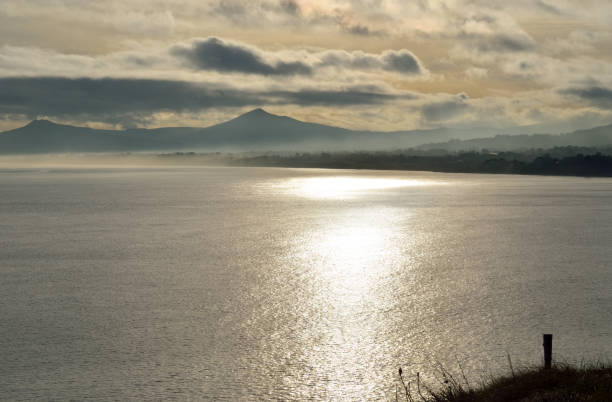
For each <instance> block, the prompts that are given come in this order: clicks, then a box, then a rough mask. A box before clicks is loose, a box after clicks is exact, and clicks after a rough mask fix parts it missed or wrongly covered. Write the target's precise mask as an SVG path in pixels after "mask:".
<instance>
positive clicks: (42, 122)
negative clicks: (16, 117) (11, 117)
mask: <svg viewBox="0 0 612 402" xmlns="http://www.w3.org/2000/svg"><path fill="white" fill-rule="evenodd" d="M51 126H57V124H56V123H54V122H52V121H51V120H47V119H35V120H32V121H31V122H29V123H28V124H27V125H26V127H38V128H43V127H51Z"/></svg>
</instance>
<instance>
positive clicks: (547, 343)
mask: <svg viewBox="0 0 612 402" xmlns="http://www.w3.org/2000/svg"><path fill="white" fill-rule="evenodd" d="M551 366H552V334H544V368H545V369H546V370H548V369H550V368H551Z"/></svg>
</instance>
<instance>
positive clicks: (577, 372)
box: [398, 365, 612, 402]
mask: <svg viewBox="0 0 612 402" xmlns="http://www.w3.org/2000/svg"><path fill="white" fill-rule="evenodd" d="M404 380H405V381H404V383H403V384H405V385H406V388H404V387H403V385H402V387H401V388H404V390H403V392H400V393H398V400H400V401H401V400H406V401H409V402H413V401H414V402H416V401H421V402H430V401H432V402H481V401H483V402H484V401H487V402H488V401H491V402H497V401H499V402H502V401H504V402H505V401H521V402H536V401H537V402H544V401H547V402H558V401H559V402H579V401H580V402H582V401H597V402H599V401H602V402H603V401H612V367H611V366H609V365H595V366H589V367H579V368H578V367H572V366H569V365H557V366H554V367H553V368H552V369H550V370H543V369H540V368H538V369H525V370H521V371H518V372H516V373H514V374H513V375H508V376H505V377H499V378H494V379H491V380H489V381H487V382H486V383H485V384H483V385H481V386H480V387H477V388H472V387H470V386H469V385H468V384H467V383H466V382H460V381H458V380H456V379H454V378H452V377H450V376H445V377H444V380H443V384H442V387H440V389H439V390H437V391H435V390H431V389H429V388H427V387H426V386H425V385H420V386H419V387H418V388H417V386H416V383H415V382H414V381H413V382H412V383H411V384H409V383H408V380H407V379H406V378H404ZM419 389H420V390H419ZM406 391H407V392H406Z"/></svg>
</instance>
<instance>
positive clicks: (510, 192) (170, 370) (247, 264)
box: [0, 168, 612, 400]
mask: <svg viewBox="0 0 612 402" xmlns="http://www.w3.org/2000/svg"><path fill="white" fill-rule="evenodd" d="M611 201H612V180H609V179H584V178H558V177H523V176H501V175H500V176H492V175H460V174H437V173H420V172H401V173H400V172H372V171H338V170H335V171H333V170H291V169H264V168H262V169H254V168H244V169H243V168H193V169H98V170H93V169H82V170H77V169H50V170H20V169H16V170H6V169H5V170H0V275H1V278H2V280H1V282H0V294H1V299H0V300H1V302H0V303H1V304H0V322H1V323H2V325H1V326H0V356H1V357H0V359H1V360H0V363H1V364H0V391H1V395H2V396H1V398H5V399H59V400H68V399H74V400H82V399H86V398H93V399H103V400H109V399H120V400H129V399H132V400H142V399H173V398H174V399H178V400H184V399H189V398H191V399H202V398H210V399H227V400H254V399H298V400H302V399H307V398H313V399H317V400H330V399H332V400H334V399H337V400H364V399H368V400H376V399H382V400H385V399H394V398H395V384H396V382H397V378H396V372H397V367H399V366H400V365H401V366H402V367H403V368H404V370H405V371H406V372H407V373H408V374H409V375H413V374H414V373H416V372H417V371H419V372H421V373H423V376H424V377H425V379H426V380H427V381H429V382H430V383H431V384H434V385H435V384H436V379H435V375H436V366H437V365H438V364H440V365H442V366H444V367H445V368H447V369H449V370H451V371H456V370H459V365H461V367H462V368H463V369H464V371H465V372H466V375H467V376H468V377H469V378H470V379H472V380H473V381H474V382H478V380H479V379H480V378H482V376H488V375H490V374H495V373H499V372H506V371H507V370H508V358H507V355H508V354H509V355H510V356H511V358H512V361H513V363H514V364H515V366H516V365H520V364H537V363H539V362H540V361H541V351H540V349H541V334H542V333H543V332H552V333H553V334H554V348H555V352H556V355H555V357H556V358H557V359H561V360H563V359H564V360H568V361H572V360H580V359H582V358H585V359H593V358H601V359H606V358H611V357H612V266H611V263H610V261H612V247H611V246H610V245H611V244H612V202H611Z"/></svg>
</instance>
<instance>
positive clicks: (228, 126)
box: [0, 109, 612, 154]
mask: <svg viewBox="0 0 612 402" xmlns="http://www.w3.org/2000/svg"><path fill="white" fill-rule="evenodd" d="M515 130H516V129H515ZM493 133H500V131H499V130H497V131H494V130H492V129H488V128H476V129H474V128H471V129H449V128H439V129H432V130H413V131H393V132H377V131H356V130H349V129H345V128H340V127H334V126H328V125H323V124H315V123H307V122H302V121H299V120H295V119H292V118H290V117H286V116H278V115H274V114H270V113H268V112H266V111H264V110H263V109H255V110H252V111H250V112H248V113H245V114H243V115H241V116H238V117H236V118H234V119H232V120H229V121H226V122H224V123H221V124H217V125H213V126H210V127H204V128H195V127H166V128H156V129H126V130H101V129H93V128H89V127H77V126H70V125H63V124H57V123H54V122H51V121H49V120H34V121H32V122H30V123H29V124H28V125H26V126H24V127H20V128H17V129H14V130H9V131H5V132H3V133H0V154H39V153H69V152H138V151H164V152H166V151H197V152H210V151H356V150H364V151H366V150H392V149H405V148H412V147H419V146H421V147H426V148H443V149H449V150H451V149H452V150H457V149H459V148H461V147H463V149H471V148H477V147H479V148H490V149H495V148H496V147H498V146H499V147H514V148H516V147H545V146H557V145H588V146H595V145H610V144H612V125H611V126H604V127H598V128H594V129H590V130H581V131H575V132H573V133H570V134H565V135H498V136H496V137H492V138H482V137H487V136H491V135H492V134H493ZM502 134H503V132H502Z"/></svg>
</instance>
